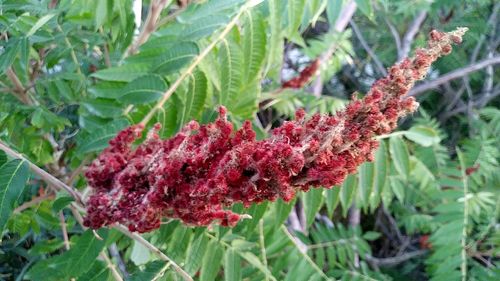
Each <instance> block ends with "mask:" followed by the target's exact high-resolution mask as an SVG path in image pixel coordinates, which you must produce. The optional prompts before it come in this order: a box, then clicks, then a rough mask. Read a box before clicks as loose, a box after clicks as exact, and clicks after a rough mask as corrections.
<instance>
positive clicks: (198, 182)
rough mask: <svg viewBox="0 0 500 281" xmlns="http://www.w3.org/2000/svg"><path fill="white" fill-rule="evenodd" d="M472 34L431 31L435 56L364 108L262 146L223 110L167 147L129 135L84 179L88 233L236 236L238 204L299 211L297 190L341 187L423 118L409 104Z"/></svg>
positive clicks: (394, 75)
mask: <svg viewBox="0 0 500 281" xmlns="http://www.w3.org/2000/svg"><path fill="white" fill-rule="evenodd" d="M465 31H466V29H464V28H459V29H457V30H456V31H453V32H450V33H442V32H438V31H432V32H431V34H430V40H429V43H428V46H427V48H423V49H419V50H417V51H416V55H415V57H413V58H407V59H405V60H403V61H402V62H400V63H398V64H396V65H394V66H393V67H391V68H390V70H389V74H388V76H387V77H385V78H383V79H380V80H378V81H377V82H375V83H374V85H373V86H372V88H371V89H370V91H369V92H368V93H367V94H366V96H365V97H364V98H363V99H360V100H357V99H353V101H352V102H351V103H350V104H349V105H347V107H346V108H345V109H344V110H342V111H339V112H338V113H337V114H335V115H333V116H329V115H320V114H315V115H313V116H311V117H310V118H308V119H307V118H305V112H304V111H303V110H298V111H297V113H296V119H295V120H293V121H287V122H285V123H284V124H283V125H282V126H281V127H278V128H276V129H274V130H273V132H272V135H271V136H270V137H269V138H268V139H264V140H259V141H257V140H256V139H255V132H254V131H253V130H252V126H251V123H250V122H249V121H246V122H245V123H244V124H243V126H242V128H240V129H239V130H237V131H234V130H233V125H232V124H231V123H230V122H229V121H228V120H227V118H226V109H225V108H224V107H221V108H220V109H219V117H218V118H217V120H216V121H215V122H213V123H209V124H206V125H199V124H198V123H197V122H196V121H191V122H190V123H188V124H187V125H186V126H185V127H184V128H183V129H182V130H181V131H180V132H179V133H177V134H176V135H175V136H173V137H172V138H170V139H166V140H161V139H160V138H159V137H158V134H157V132H158V130H159V125H155V127H154V128H153V130H152V131H151V132H150V133H149V135H148V137H147V139H146V141H145V142H144V143H142V144H141V145H139V146H138V147H137V148H136V149H132V148H131V144H132V142H134V140H135V139H136V138H138V137H139V136H140V134H141V132H142V130H143V127H142V126H132V127H129V128H127V129H125V130H123V131H121V132H120V133H119V134H118V135H117V136H116V137H115V138H114V139H113V140H111V141H110V145H109V147H108V148H106V149H105V150H104V151H103V152H102V153H101V155H99V157H98V158H97V159H95V160H94V161H93V163H92V164H91V165H90V166H89V167H88V169H87V171H86V173H85V176H86V177H87V180H88V183H89V185H90V186H91V187H92V189H93V194H92V195H91V196H90V198H89V200H88V202H87V216H86V217H85V221H84V224H85V225H86V226H88V227H91V228H93V229H96V228H99V227H102V226H106V225H110V224H113V223H116V222H118V223H122V224H125V225H127V226H128V228H129V229H130V230H131V231H138V232H147V231H151V230H153V229H156V228H159V227H160V221H161V219H162V218H163V217H168V218H177V219H180V220H182V221H183V222H184V223H186V224H189V225H198V226H202V225H209V224H211V223H213V222H218V223H220V224H221V225H224V226H234V225H235V224H236V223H237V222H238V221H239V220H240V219H241V218H242V215H239V214H236V213H233V212H231V211H230V210H227V209H226V208H227V207H230V206H231V205H232V204H234V203H237V202H241V203H243V204H244V205H245V206H250V204H252V203H260V202H263V201H274V200H276V199H278V198H282V199H283V200H285V201H290V200H291V199H292V198H293V197H294V196H295V193H296V192H297V191H298V190H302V191H307V190H309V189H310V188H313V187H318V186H325V187H331V186H333V185H338V184H341V183H342V182H343V181H344V179H345V177H346V176H347V175H348V174H350V173H354V172H356V169H357V167H358V166H359V165H361V164H362V163H364V162H366V161H371V160H373V153H374V151H375V150H376V148H377V146H378V142H377V141H376V140H375V139H374V137H375V136H377V135H382V134H387V133H389V132H391V131H392V130H393V129H394V128H395V127H396V124H397V121H398V119H399V118H400V117H402V116H405V115H406V114H409V113H412V112H414V111H415V110H416V108H417V106H418V103H417V102H416V101H415V99H414V98H413V97H406V96H405V95H406V94H407V93H408V91H409V90H410V88H411V87H412V86H413V85H414V83H415V81H417V80H419V79H422V78H423V77H424V76H425V74H426V73H427V71H428V69H429V67H430V65H431V63H432V62H433V61H435V60H436V59H437V58H439V57H440V56H442V55H445V54H448V53H449V52H450V51H451V44H453V43H458V42H460V41H461V38H462V35H463V34H464V32H465ZM243 216H244V215H243Z"/></svg>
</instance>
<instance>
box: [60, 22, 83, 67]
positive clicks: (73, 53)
mask: <svg viewBox="0 0 500 281" xmlns="http://www.w3.org/2000/svg"><path fill="white" fill-rule="evenodd" d="M57 30H58V31H59V32H60V33H62V35H63V36H64V43H65V44H66V46H67V47H68V48H69V51H70V55H71V59H72V60H73V63H74V64H75V65H76V72H77V73H78V74H81V73H82V70H81V69H80V63H79V62H78V58H77V57H76V53H75V48H74V47H73V45H72V44H71V42H70V41H69V39H68V36H67V35H66V33H64V31H63V30H62V27H61V26H60V25H59V24H58V25H57Z"/></svg>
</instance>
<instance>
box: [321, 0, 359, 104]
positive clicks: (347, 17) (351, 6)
mask: <svg viewBox="0 0 500 281" xmlns="http://www.w3.org/2000/svg"><path fill="white" fill-rule="evenodd" d="M356 6H357V5H356V1H353V0H351V1H349V2H348V3H347V4H346V5H345V6H344V7H343V8H342V10H341V11H340V14H339V17H338V19H337V20H336V21H335V24H334V26H333V31H334V32H336V33H341V32H343V31H344V30H345V29H346V27H347V24H348V23H349V21H351V19H352V17H353V16H354V12H356ZM337 48H338V43H337V42H332V44H331V45H330V47H329V48H328V50H326V52H324V53H323V54H321V56H320V58H319V60H320V65H324V64H326V63H327V62H328V61H329V60H330V58H331V57H332V56H333V53H334V52H335V50H336V49H337ZM320 69H321V67H320ZM312 91H313V95H314V96H315V97H321V93H322V91H323V80H322V79H321V73H320V71H317V73H316V77H315V78H314V82H313V89H312Z"/></svg>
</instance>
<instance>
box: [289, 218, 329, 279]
mask: <svg viewBox="0 0 500 281" xmlns="http://www.w3.org/2000/svg"><path fill="white" fill-rule="evenodd" d="M281 230H282V231H283V233H285V235H286V237H287V238H288V239H289V240H290V241H291V242H292V243H293V244H294V245H295V246H296V247H298V245H297V241H296V239H297V238H295V237H294V236H293V235H292V234H291V233H290V232H289V231H288V229H287V228H286V226H284V225H282V226H281ZM299 254H300V255H302V257H303V258H304V259H305V260H306V261H307V262H308V263H309V264H310V265H311V266H312V268H314V269H315V270H316V271H317V272H318V273H319V274H320V275H321V277H323V278H324V279H325V280H330V277H328V276H327V275H326V274H325V273H324V272H323V270H322V269H321V268H319V267H318V265H317V264H316V263H315V262H314V261H313V260H312V259H311V257H309V255H308V254H307V253H302V252H301V251H299Z"/></svg>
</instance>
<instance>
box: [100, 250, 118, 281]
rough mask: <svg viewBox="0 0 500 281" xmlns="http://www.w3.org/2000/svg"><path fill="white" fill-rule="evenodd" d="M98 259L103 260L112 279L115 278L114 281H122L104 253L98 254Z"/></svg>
mask: <svg viewBox="0 0 500 281" xmlns="http://www.w3.org/2000/svg"><path fill="white" fill-rule="evenodd" d="M99 257H101V259H103V260H104V262H105V263H106V265H107V266H108V268H109V270H111V274H112V275H113V278H115V280H116V281H123V278H122V276H121V275H120V273H118V271H117V270H116V267H115V265H114V264H113V262H112V261H111V259H110V258H109V257H108V255H107V254H106V253H105V252H101V253H99Z"/></svg>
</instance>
